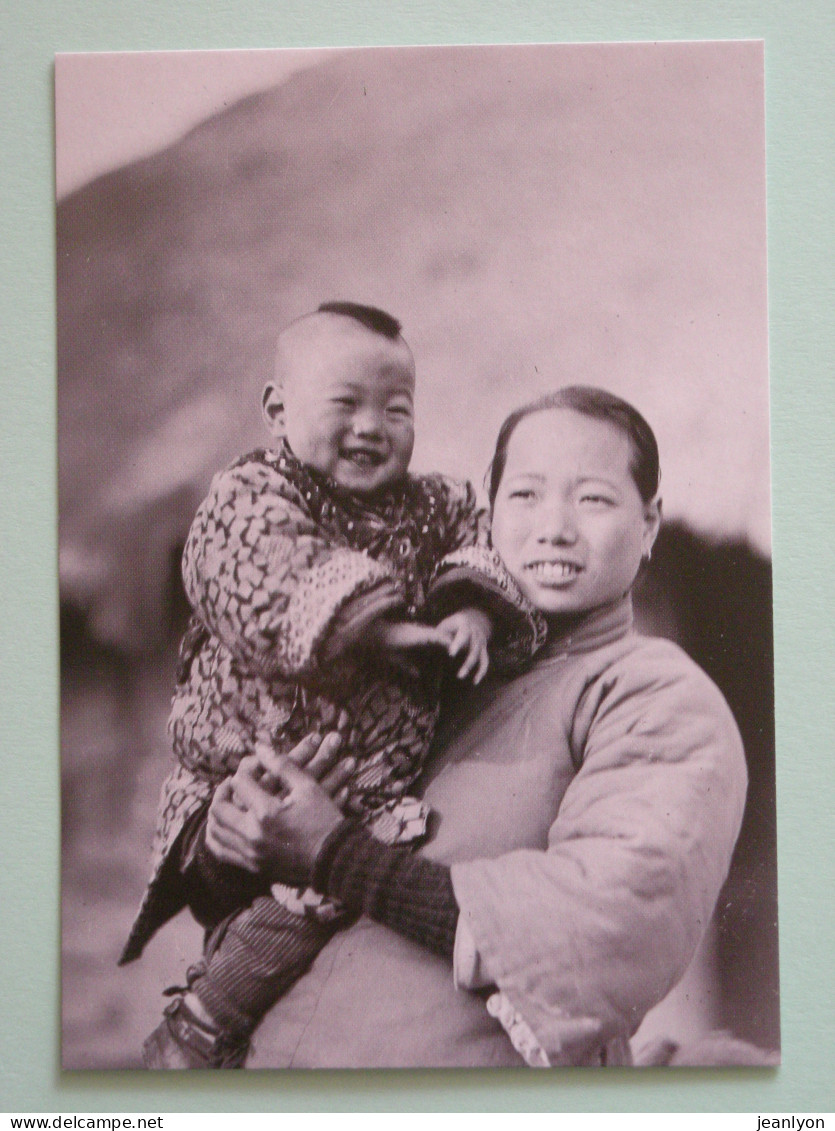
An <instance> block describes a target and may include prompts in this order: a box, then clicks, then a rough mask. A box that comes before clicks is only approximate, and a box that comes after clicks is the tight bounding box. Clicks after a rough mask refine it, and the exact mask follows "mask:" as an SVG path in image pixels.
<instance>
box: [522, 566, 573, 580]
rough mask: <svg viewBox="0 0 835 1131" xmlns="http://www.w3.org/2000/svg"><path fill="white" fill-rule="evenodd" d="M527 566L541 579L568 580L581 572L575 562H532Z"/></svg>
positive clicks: (529, 570) (530, 571)
mask: <svg viewBox="0 0 835 1131" xmlns="http://www.w3.org/2000/svg"><path fill="white" fill-rule="evenodd" d="M525 568H526V569H527V570H528V572H529V573H532V574H533V575H534V577H536V578H538V580H540V581H568V579H569V578H571V577H575V576H576V575H577V574H578V573H579V572H580V567H579V566H578V565H575V564H574V563H573V562H532V563H531V565H529V566H526V567H525Z"/></svg>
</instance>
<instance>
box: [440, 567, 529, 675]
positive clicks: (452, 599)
mask: <svg viewBox="0 0 835 1131" xmlns="http://www.w3.org/2000/svg"><path fill="white" fill-rule="evenodd" d="M462 610H473V611H478V612H479V613H480V614H481V615H482V616H483V617H486V618H487V620H488V621H489V623H490V625H491V632H490V636H489V639H488V643H489V645H490V654H491V658H492V659H493V660H494V661H498V662H499V663H500V664H501V665H502V666H505V667H506V666H513V665H515V664H518V663H519V662H523V661H524V660H526V659H528V658H529V657H530V656H531V655H533V653H534V652H535V651H536V650H537V649H538V648H539V647H541V646H542V644H543V643H544V640H545V636H546V625H545V621H544V620H543V618H542V615H541V613H539V612H538V611H537V610H536V609H535V608H534V607H533V606H532V605H531V604H530V602H529V601H528V600H527V598H526V597H525V596H524V594H523V593H522V591H521V589H520V588H519V586H518V585H517V583H516V581H515V580H514V578H513V577H511V575H510V574H509V573H508V571H507V569H506V568H505V565H504V562H503V561H502V559H501V558H500V557H499V555H498V554H497V553H496V551H495V550H491V549H489V548H488V547H485V546H468V547H464V548H463V549H461V550H458V551H456V552H455V553H452V554H448V555H447V556H446V557H445V558H444V559H443V560H442V561H441V562H440V563H439V565H438V567H437V569H436V570H435V575H434V577H433V579H432V583H431V585H430V588H429V595H428V601H427V611H428V613H429V614H430V616H431V617H432V619H434V620H435V621H436V622H437V624H438V627H439V628H441V627H442V626H443V625H444V624H446V622H447V621H448V620H449V619H450V618H452V617H455V616H458V615H460V613H461V612H462ZM453 623H455V622H453ZM459 674H460V673H459Z"/></svg>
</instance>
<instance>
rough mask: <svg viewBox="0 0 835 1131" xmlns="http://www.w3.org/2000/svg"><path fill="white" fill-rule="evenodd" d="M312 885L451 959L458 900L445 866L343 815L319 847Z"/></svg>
mask: <svg viewBox="0 0 835 1131" xmlns="http://www.w3.org/2000/svg"><path fill="white" fill-rule="evenodd" d="M313 886H314V887H315V888H316V890H317V891H319V892H321V893H322V894H323V895H329V896H331V897H332V898H334V899H338V900H340V902H342V903H343V904H344V905H345V906H346V907H347V908H348V909H349V910H351V911H355V912H364V913H365V914H366V915H368V916H369V917H370V918H372V919H375V920H376V921H377V922H378V923H382V924H383V925H384V926H386V927H389V928H390V929H391V930H393V931H396V932H397V933H398V934H400V935H403V936H404V937H405V938H408V939H411V940H412V941H413V942H416V943H419V944H420V945H421V946H425V947H426V948H427V949H429V950H432V951H434V952H435V953H436V954H440V955H443V956H444V957H446V958H449V959H451V958H452V953H453V948H454V945H455V930H456V926H457V924H458V904H457V902H456V900H455V893H454V892H453V889H452V881H451V879H450V870H449V868H448V867H447V866H446V865H444V864H437V863H435V862H434V861H432V860H426V859H424V858H423V857H422V856H415V855H414V854H413V853H411V852H409V851H408V850H406V849H403V848H394V847H390V846H388V845H385V844H381V843H380V842H379V841H377V840H375V839H374V837H372V836H371V834H370V833H368V832H367V831H366V830H365V829H363V828H361V827H359V826H357V825H355V824H354V823H353V822H351V821H348V820H345V821H343V822H342V823H341V824H340V825H338V826H337V827H336V829H334V831H333V832H332V833H331V834H330V836H328V838H327V839H326V840H325V842H324V844H323V845H322V847H321V849H320V850H319V855H318V856H317V858H316V863H315V865H314V869H313Z"/></svg>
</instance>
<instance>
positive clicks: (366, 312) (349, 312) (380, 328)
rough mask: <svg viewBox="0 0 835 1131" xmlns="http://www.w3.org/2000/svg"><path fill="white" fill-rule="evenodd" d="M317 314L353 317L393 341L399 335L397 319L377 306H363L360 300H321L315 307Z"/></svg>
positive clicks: (367, 327)
mask: <svg viewBox="0 0 835 1131" xmlns="http://www.w3.org/2000/svg"><path fill="white" fill-rule="evenodd" d="M317 313H319V314H342V315H344V317H345V318H353V319H354V321H355V322H359V323H361V324H362V325H363V326H365V327H366V329H368V330H373V331H374V333H375V334H382V336H383V337H384V338H389V339H391V340H392V341H394V340H395V339H396V338H399V337H400V329H401V327H400V323H399V322H398V321H397V319H396V318H395V317H394V316H393V315H391V314H389V313H387V311H385V310H380V308H379V307H378V306H365V305H363V304H362V303H360V302H323V303H321V304H320V306H319V307H318V308H317Z"/></svg>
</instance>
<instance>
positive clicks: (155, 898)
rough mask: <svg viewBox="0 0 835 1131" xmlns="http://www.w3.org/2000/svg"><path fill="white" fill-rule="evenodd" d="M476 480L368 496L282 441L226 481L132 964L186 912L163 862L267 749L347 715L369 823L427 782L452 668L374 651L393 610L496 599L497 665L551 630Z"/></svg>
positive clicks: (431, 611)
mask: <svg viewBox="0 0 835 1131" xmlns="http://www.w3.org/2000/svg"><path fill="white" fill-rule="evenodd" d="M485 540H486V534H485V516H484V514H483V512H481V511H480V510H479V509H478V508H477V505H476V500H475V493H474V491H473V489H472V487H471V486H470V485H469V484H460V483H457V482H455V481H453V480H450V479H447V478H445V477H443V476H440V475H428V476H412V475H410V476H408V477H407V478H406V480H405V481H404V482H403V483H402V484H401V485H399V486H398V487H397V488H395V489H392V490H390V491H389V492H387V493H386V494H385V495H383V496H381V497H377V498H375V500H374V502H373V504H371V503H369V502H368V501H365V500H362V499H360V498H358V497H356V496H353V495H349V494H347V493H346V492H345V491H344V490H340V488H339V487H338V486H336V485H335V484H334V483H333V482H332V481H331V480H329V479H328V478H326V477H324V476H322V475H320V474H318V473H316V472H314V471H312V470H311V469H310V468H308V467H306V466H305V465H303V464H302V463H301V462H300V461H299V460H298V459H296V457H295V456H294V455H293V453H292V452H291V451H290V449H289V448H288V447H287V446H286V445H283V446H282V447H280V448H279V449H278V450H275V451H265V450H259V451H256V452H253V453H251V454H250V455H247V456H244V457H243V458H242V459H240V460H238V461H237V462H236V463H234V464H233V465H232V466H231V467H229V468H227V469H226V470H225V471H223V472H221V473H220V474H219V475H217V476H216V477H215V479H214V480H213V483H212V487H211V491H210V493H209V495H208V497H207V498H206V500H205V501H204V502H203V504H202V505H201V507H200V508H199V510H198V512H197V515H196V517H195V520H194V522H193V524H192V527H191V530H190V532H189V536H188V540H187V542H186V547H185V552H184V556H183V579H184V582H185V588H186V592H187V595H188V597H189V600H190V602H191V604H192V607H193V609H194V614H193V617H192V621H191V624H190V626H189V629H188V631H187V632H186V635H185V638H184V640H183V644H182V647H181V652H180V665H179V669H178V683H177V687H176V690H175V694H174V699H173V704H172V709H171V715H170V718H169V731H170V734H171V738H172V743H173V748H174V752H175V754H176V756H177V760H178V765H177V767H176V768H175V770H174V771H173V772H172V773H171V774H170V775H169V777H168V779H167V780H166V782H165V783H164V785H163V789H162V796H161V799H160V810H159V817H158V822H157V829H156V833H155V839H154V847H153V852H152V871H151V879H150V881H149V885H148V889H147V891H146V894H145V898H144V900H143V903H142V906H141V908H140V911H139V914H138V916H137V919H136V921H135V923H134V926H133V929H132V930H131V934H130V937H129V939H128V942H127V944H126V947H125V950H124V952H123V954H122V958H121V960H120V961H121V962H127V961H130V960H131V959H133V958H136V957H138V955H139V954H140V953H141V951H142V948H143V947H144V945H145V943H146V942H147V941H148V939H149V938H150V937H151V935H152V934H153V933H154V931H155V930H156V929H157V928H158V927H159V926H161V925H162V923H163V922H165V921H166V919H168V918H170V917H171V915H173V914H175V913H176V911H178V910H179V909H180V907H181V906H182V899H181V898H180V896H179V894H178V893H177V892H176V890H175V889H176V877H174V876H173V875H171V874H169V873H170V871H171V869H170V868H167V867H166V862H167V861H168V860H169V855H170V853H171V849H172V847H173V846H174V844H175V843H176V841H177V838H178V837H179V836H180V834H181V832H182V830H183V828H184V826H185V824H186V822H187V821H189V819H190V818H191V817H192V816H193V815H194V814H195V813H196V812H197V811H198V810H200V809H201V808H205V806H206V805H207V804H208V802H209V800H210V799H211V796H212V794H213V792H214V789H215V788H216V786H217V785H218V784H219V782H221V781H222V780H223V779H224V778H226V777H228V776H229V775H231V774H233V773H234V772H235V769H236V768H237V766H238V764H239V762H240V760H241V758H242V757H244V756H245V755H246V754H249V753H252V752H253V750H254V749H255V746H256V744H257V743H258V742H267V743H268V744H269V745H270V746H272V748H273V749H275V750H276V751H278V752H286V751H288V750H290V749H292V748H293V746H295V745H296V743H297V742H298V741H299V740H300V739H301V738H303V737H304V735H306V734H308V733H310V732H311V731H313V730H318V731H320V732H323V731H325V730H327V729H332V728H333V727H334V726H335V725H336V722H337V719H338V718H339V716H340V715H342V716H343V723H344V719H345V717H346V716H347V726H345V727H344V734H345V740H346V743H345V748H344V749H345V754H346V756H348V755H350V756H352V757H354V758H355V759H356V762H357V767H356V770H355V771H354V773H353V775H352V777H351V780H350V782H349V788H350V797H349V801H348V809H349V811H351V812H353V813H354V814H355V815H358V816H366V817H368V816H371V815H373V814H374V813H377V812H380V811H381V810H383V808H384V807H385V806H386V805H387V803H392V802H394V801H396V799H398V798H399V797H401V796H402V795H403V794H404V792H405V791H406V790H407V789H408V788H409V787H410V786H411V785H412V784H413V783H414V781H415V779H416V778H417V777H418V775H419V773H420V771H421V768H422V765H423V760H424V757H425V754H426V751H427V749H428V747H429V743H430V741H431V738H432V734H433V732H434V727H435V723H436V720H437V714H438V701H439V698H438V690H439V671H440V665H439V664H437V663H435V664H424V665H423V670H417V669H415V668H408V667H405V666H395V665H394V664H392V663H391V662H387V661H385V660H383V659H381V658H380V657H375V656H374V655H373V654H372V653H371V652H370V651H366V652H363V651H362V650H361V643H362V637H363V632H364V630H365V629H366V628H367V627H368V625H369V624H370V623H371V622H372V621H374V620H375V619H377V618H379V617H380V616H384V615H389V614H394V615H395V616H397V617H398V618H401V619H421V620H426V619H439V618H440V617H441V616H443V615H445V613H446V612H448V611H450V610H451V609H453V608H460V607H462V605H463V604H465V603H479V604H481V605H482V606H484V605H486V606H487V607H488V608H489V609H490V611H491V612H492V613H493V616H494V622H495V623H496V625H497V631H496V632H495V633H494V640H495V643H496V645H497V647H496V648H494V647H493V645H492V644H491V651H493V652H494V655H495V656H497V657H498V658H500V662H501V661H502V660H503V661H504V662H514V660H515V659H516V658H518V657H519V656H523V657H525V656H529V655H530V654H531V652H532V651H533V650H534V649H535V648H536V647H537V645H538V644H539V643H540V642H541V640H542V639H543V638H544V633H543V628H542V625H541V623H540V621H539V620H538V618H537V615H536V614H535V613H534V612H533V611H532V610H531V609H530V608H529V606H527V604H526V602H525V600H524V598H523V597H522V595H521V593H520V592H519V590H518V588H517V587H516V585H515V583H514V582H513V580H512V579H511V578H510V577H509V575H508V574H507V573H506V571H505V570H504V568H503V566H502V565H501V562H500V560H499V559H498V557H497V556H496V555H495V554H494V553H493V552H492V551H490V550H489V549H488V548H487V547H486V545H485Z"/></svg>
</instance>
